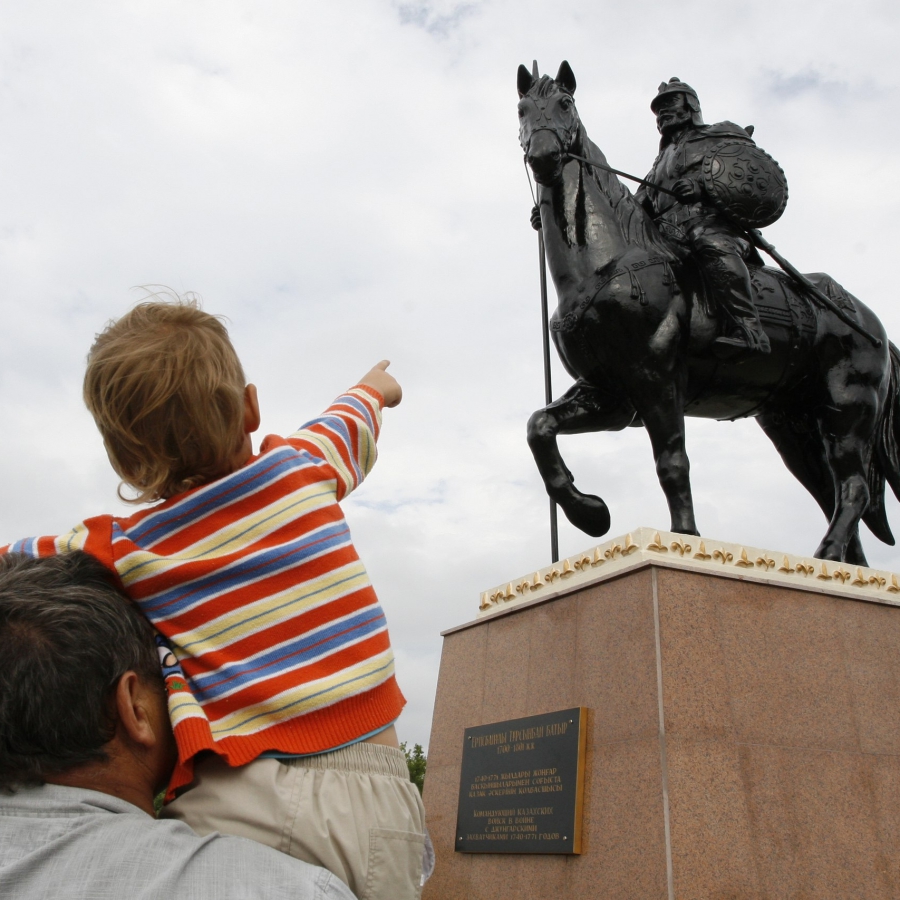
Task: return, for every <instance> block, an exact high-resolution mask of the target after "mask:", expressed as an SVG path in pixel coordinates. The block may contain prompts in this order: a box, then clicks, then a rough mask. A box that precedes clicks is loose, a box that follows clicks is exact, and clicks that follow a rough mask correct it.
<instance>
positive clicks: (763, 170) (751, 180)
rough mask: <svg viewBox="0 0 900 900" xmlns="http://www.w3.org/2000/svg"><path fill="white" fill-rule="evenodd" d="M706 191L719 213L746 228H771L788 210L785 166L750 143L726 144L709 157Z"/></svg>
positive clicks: (708, 154)
mask: <svg viewBox="0 0 900 900" xmlns="http://www.w3.org/2000/svg"><path fill="white" fill-rule="evenodd" d="M703 187H704V188H705V189H706V193H707V194H708V195H709V196H710V198H711V199H712V202H713V204H714V205H715V207H716V209H718V210H719V212H721V213H723V214H724V215H726V216H728V218H729V219H731V220H732V221H733V222H735V223H736V224H737V225H741V226H742V227H744V228H764V227H765V226H766V225H771V224H772V223H773V222H774V221H776V220H777V219H778V218H779V217H780V216H781V214H782V213H783V212H784V208H785V206H787V199H788V187H787V178H785V176H784V172H783V171H782V169H781V166H779V165H778V163H777V162H775V160H774V159H772V157H771V156H769V154H768V153H766V151H765V150H761V149H760V148H759V147H757V146H756V145H755V144H750V143H747V142H746V141H722V142H721V143H720V144H716V146H715V147H713V148H712V150H710V151H709V153H707V154H706V156H705V157H704V159H703Z"/></svg>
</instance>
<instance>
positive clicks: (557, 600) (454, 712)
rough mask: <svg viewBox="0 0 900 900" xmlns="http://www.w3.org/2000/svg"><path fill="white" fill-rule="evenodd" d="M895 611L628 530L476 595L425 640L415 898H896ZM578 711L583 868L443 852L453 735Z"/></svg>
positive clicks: (449, 832) (451, 811)
mask: <svg viewBox="0 0 900 900" xmlns="http://www.w3.org/2000/svg"><path fill="white" fill-rule="evenodd" d="M689 542H690V543H692V544H694V545H695V546H690V543H689ZM679 545H680V549H679ZM629 546H630V547H631V549H630V550H628V552H627V553H625V554H624V555H623V554H622V552H621V551H622V550H623V549H626V548H627V547H629ZM653 546H655V547H656V548H657V549H656V550H653V549H651V547H653ZM614 547H618V548H619V549H618V551H617V552H614V553H613V554H612V555H609V554H608V552H607V551H608V550H609V549H610V548H614ZM685 547H686V548H687V549H686V550H685V549H684V548H685ZM701 547H702V550H701ZM716 550H718V551H720V554H719V556H715V555H714V553H715V551H716ZM729 557H730V558H729ZM595 559H596V560H601V559H602V562H599V563H597V564H596V565H593V566H592V565H591V562H592V561H593V560H595ZM585 560H587V562H585ZM741 560H743V562H742V563H740V564H739V562H740V561H741ZM576 563H577V564H578V565H576ZM770 563H771V564H770ZM779 563H781V565H780V566H779ZM566 566H568V571H569V572H570V573H571V577H569V578H565V577H563V573H564V571H565V570H566ZM798 566H801V567H804V568H799V569H798ZM805 567H809V571H808V572H806V571H805ZM604 569H605V570H606V571H605V572H604ZM779 569H782V570H783V571H779ZM554 571H556V573H557V575H556V576H555V577H552V573H553V572H554ZM548 576H551V577H548ZM892 579H893V580H892ZM854 581H855V582H857V583H856V584H855V585H854ZM538 582H540V583H539V584H538ZM522 585H525V587H522ZM535 585H537V587H535ZM895 587H897V589H896V590H895V589H894V588H895ZM854 589H855V593H854ZM898 597H900V587H898V586H897V580H896V577H895V576H892V575H891V573H885V572H879V571H876V570H869V569H858V568H856V567H843V566H839V565H837V564H832V563H828V564H823V563H821V562H820V561H818V560H802V559H801V558H798V557H790V556H786V555H784V554H780V553H779V554H775V553H772V552H767V551H761V550H756V549H752V548H749V549H748V548H745V547H739V546H737V545H731V544H724V543H721V542H715V541H706V542H704V543H703V544H699V545H698V539H697V538H687V537H683V536H679V535H671V534H663V535H661V534H660V533H659V532H654V531H649V530H646V529H641V530H640V531H638V532H635V533H634V534H633V535H628V536H627V539H626V538H619V539H617V541H614V542H609V543H608V544H607V545H601V546H600V547H599V548H594V549H593V550H592V551H589V552H587V553H586V554H583V555H581V556H580V557H574V558H572V559H570V560H564V561H562V562H561V563H559V564H557V566H555V567H552V568H549V569H544V570H539V571H538V572H536V573H534V575H533V576H532V575H529V576H523V578H522V579H521V581H519V580H517V581H516V582H510V583H509V584H507V585H506V586H503V587H501V588H498V589H497V590H495V591H492V592H486V593H485V594H484V595H482V602H481V606H482V610H481V612H482V617H481V618H479V619H477V620H475V621H473V622H471V623H469V624H467V625H463V626H460V627H459V628H456V629H452V630H451V631H449V632H447V633H446V634H445V636H444V648H443V655H442V659H441V669H440V677H439V682H438V691H437V699H436V705H435V712H434V723H433V727H432V733H431V742H430V747H429V754H428V774H427V778H426V782H425V805H426V808H427V811H428V827H429V830H430V832H431V835H432V838H433V840H434V844H435V847H436V851H437V868H436V871H435V874H434V876H433V877H432V879H431V881H429V883H428V884H427V885H426V887H425V891H424V894H423V897H424V898H425V900H482V898H483V900H487V898H491V900H495V898H507V897H509V898H519V897H523V898H524V897H527V898H530V900H544V898H546V900H551V898H552V900H560V898H573V900H575V898H579V900H580V898H592V900H594V898H609V900H613V898H622V900H626V898H627V900H635V898H641V900H650V898H659V900H667V898H691V900H700V898H760V900H762V898H779V900H781V898H794V897H797V898H800V897H810V898H818V900H821V898H849V897H853V898H884V900H889V898H897V897H900V608H898V606H897V602H898ZM575 706H584V707H588V708H589V709H590V710H591V713H590V719H589V731H588V739H587V764H586V774H585V796H584V827H583V852H582V853H581V855H580V856H523V855H511V854H502V855H501V854H477V855H476V854H465V853H457V852H454V840H455V826H456V809H457V800H458V793H459V778H460V761H461V757H462V749H463V730H464V729H465V728H466V727H469V726H474V725H483V724H488V723H491V722H495V721H501V720H505V719H511V718H516V717H522V716H529V715H535V714H538V713H544V712H549V711H553V710H558V709H565V708H568V707H575Z"/></svg>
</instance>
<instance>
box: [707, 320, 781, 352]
mask: <svg viewBox="0 0 900 900" xmlns="http://www.w3.org/2000/svg"><path fill="white" fill-rule="evenodd" d="M734 324H735V330H734V332H733V333H732V334H730V335H723V336H722V337H717V338H716V339H715V341H714V342H713V343H714V349H715V352H716V355H717V356H720V357H722V358H726V359H727V358H730V357H732V356H734V355H736V354H738V353H741V351H750V352H753V353H770V352H771V350H772V345H771V344H770V343H769V336H768V335H767V334H766V333H765V331H763V330H762V326H761V325H760V322H759V319H739V320H738V321H736V322H735V323H734Z"/></svg>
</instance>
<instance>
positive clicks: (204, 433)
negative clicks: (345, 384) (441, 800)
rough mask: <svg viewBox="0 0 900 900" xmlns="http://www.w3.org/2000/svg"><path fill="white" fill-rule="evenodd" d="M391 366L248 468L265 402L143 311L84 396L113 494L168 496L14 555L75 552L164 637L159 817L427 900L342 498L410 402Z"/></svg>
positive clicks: (176, 308)
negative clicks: (165, 712) (171, 756)
mask: <svg viewBox="0 0 900 900" xmlns="http://www.w3.org/2000/svg"><path fill="white" fill-rule="evenodd" d="M387 365H388V363H387V362H386V361H385V362H382V363H379V364H378V365H377V366H375V367H374V368H373V369H371V370H370V371H369V372H368V373H367V374H366V375H365V376H364V377H363V378H362V379H361V380H360V382H359V384H357V385H356V386H355V387H352V388H350V389H349V390H348V391H347V392H346V393H344V394H342V395H341V396H340V397H338V398H337V400H335V401H334V403H333V404H332V405H331V406H330V407H329V408H328V409H327V410H326V411H325V412H324V413H323V414H322V415H321V416H320V417H319V418H317V419H314V420H313V421H312V422H309V423H308V424H306V425H305V426H303V427H302V428H301V429H299V430H298V431H297V432H295V433H294V434H291V435H289V436H287V437H277V436H273V435H270V436H268V437H266V438H265V439H264V440H263V441H262V444H261V447H260V451H259V453H258V454H254V453H253V448H252V445H251V438H250V436H251V434H252V433H253V432H254V431H256V430H257V428H258V427H259V423H260V413H259V403H258V398H257V392H256V388H255V387H254V386H253V385H252V384H247V383H246V379H245V378H244V373H243V370H242V368H241V364H240V361H239V360H238V358H237V354H236V353H235V351H234V348H233V347H232V345H231V342H230V340H229V338H228V334H227V332H226V330H225V328H224V326H223V325H222V323H221V322H220V320H219V319H218V318H216V317H214V316H212V315H209V314H207V313H205V312H203V311H202V310H201V309H199V307H198V306H197V305H196V304H194V303H192V302H183V301H179V302H174V303H166V302H159V301H150V302H146V303H142V304H140V305H138V306H137V307H135V308H134V309H133V310H132V311H131V312H130V313H128V314H127V315H125V316H124V317H123V318H122V319H120V320H119V321H117V322H113V323H111V324H110V325H109V326H108V327H107V328H106V330H105V331H104V332H103V333H102V334H100V335H99V336H98V338H97V340H96V342H95V343H94V346H93V348H92V349H91V352H90V355H89V357H88V366H87V373H86V376H85V382H84V396H85V402H86V403H87V406H88V408H89V409H90V411H91V413H92V415H93V416H94V419H95V421H96V423H97V426H98V428H99V429H100V432H101V434H102V436H103V441H104V444H105V446H106V450H107V454H108V456H109V459H110V462H111V463H112V465H113V468H114V469H115V470H116V472H117V473H118V474H119V475H120V477H121V478H122V480H123V482H124V483H125V484H126V485H128V486H129V487H131V488H133V489H134V490H135V491H136V492H137V498H136V499H137V501H139V502H140V501H143V502H147V501H150V502H153V501H161V502H159V503H157V504H156V505H154V506H151V507H150V508H148V509H143V510H141V511H139V512H137V513H136V514H134V515H133V516H130V517H127V518H115V517H113V516H97V517H94V518H90V519H86V520H85V521H84V522H82V523H81V524H80V525H78V526H76V527H75V528H74V529H72V531H71V532H69V533H68V534H65V535H61V536H59V537H45V538H36V539H29V540H26V541H19V542H17V543H16V544H14V545H12V546H11V547H10V548H9V549H11V550H16V551H19V552H25V553H30V554H32V555H36V556H48V555H52V554H57V553H65V552H67V551H70V550H75V549H80V550H84V551H86V552H87V553H89V554H91V555H92V556H94V557H95V558H96V559H98V560H99V561H100V562H102V563H103V564H104V565H105V566H107V567H108V568H109V569H110V570H112V571H114V572H115V573H117V575H118V577H119V579H120V580H121V583H122V585H123V587H124V589H125V591H126V592H127V594H128V595H129V597H131V599H132V600H133V601H134V602H135V603H136V604H137V606H138V608H139V609H140V610H141V611H142V612H143V614H144V615H145V616H146V618H147V619H148V620H149V621H150V622H151V623H152V624H153V625H154V627H155V628H156V630H157V632H159V634H160V635H161V636H162V640H164V641H165V646H166V648H167V649H168V650H169V651H170V652H168V653H167V652H165V649H164V654H163V655H164V656H165V659H166V664H167V665H166V669H165V674H166V684H167V690H168V708H169V715H170V718H171V722H172V726H173V729H174V733H175V738H176V742H177V746H178V761H177V764H176V767H175V771H174V774H173V776H172V780H171V782H170V785H169V791H168V795H167V799H168V800H169V801H170V802H169V803H168V805H167V806H166V807H165V809H164V811H163V815H164V816H168V817H173V818H178V819H181V820H183V821H185V822H186V823H187V824H189V825H190V826H191V827H192V828H193V829H194V830H195V831H196V832H198V833H199V834H201V835H203V834H209V833H211V832H214V831H220V832H222V833H225V834H232V835H238V836H242V837H249V838H252V839H254V840H256V841H259V842H260V843H263V844H267V845H269V846H271V847H275V848H276V849H278V850H281V851H282V852H284V853H288V854H290V855H291V856H294V857H296V858H298V859H302V860H304V861H306V862H310V863H314V864H317V865H321V866H324V867H325V868H327V869H329V870H330V871H332V872H333V873H334V874H336V875H337V876H338V877H339V878H341V879H342V880H343V881H344V882H345V883H346V884H348V885H349V886H350V888H351V889H352V890H353V891H354V892H355V893H356V894H357V895H358V896H359V897H360V898H363V900H370V898H371V900H376V898H386V900H387V898H390V900H404V898H417V897H418V896H419V893H420V891H421V883H422V875H423V853H424V848H425V842H426V837H425V817H424V810H423V808H422V803H421V799H420V798H419V794H418V791H417V789H416V788H415V786H414V785H412V784H411V783H410V781H409V775H408V770H407V767H406V761H405V757H404V754H403V753H402V751H401V750H400V749H399V745H398V742H397V735H396V731H395V729H394V724H393V723H394V721H395V720H396V719H397V716H398V715H399V713H400V711H401V709H402V708H403V706H404V703H405V700H404V698H403V695H402V694H401V692H400V689H399V687H398V686H397V683H396V680H395V677H394V657H393V653H392V651H391V646H390V640H389V637H388V631H387V625H386V622H385V618H384V613H383V611H382V609H381V606H380V604H379V602H378V599H377V597H376V595H375V592H374V590H373V588H372V585H371V583H370V581H369V578H368V575H367V574H366V570H365V568H364V566H363V564H362V562H361V561H360V559H359V556H358V555H357V553H356V550H355V548H354V546H353V543H352V540H351V537H350V532H349V529H348V527H347V523H346V521H345V519H344V516H343V513H342V512H341V509H340V506H339V505H338V503H339V501H340V500H341V499H342V498H343V497H345V496H346V495H347V494H348V493H349V492H350V491H352V490H353V489H354V488H355V487H357V485H359V483H360V482H361V481H362V480H363V478H364V477H365V476H366V475H367V474H368V472H369V471H370V469H371V467H372V465H373V464H374V462H375V456H376V451H375V442H376V440H377V437H378V432H379V428H380V423H381V411H382V408H383V407H392V406H396V405H397V404H398V403H399V402H400V399H401V396H402V392H401V389H400V386H399V384H398V383H397V382H396V381H395V380H394V378H393V377H392V376H391V375H389V374H388V373H387V371H386V369H387ZM427 874H429V873H426V877H427Z"/></svg>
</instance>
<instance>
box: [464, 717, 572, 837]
mask: <svg viewBox="0 0 900 900" xmlns="http://www.w3.org/2000/svg"><path fill="white" fill-rule="evenodd" d="M586 739H587V710H586V709H585V708H584V707H575V708H574V709H563V710H560V711H559V712H553V713H545V714H543V715H540V716H528V717H527V718H524V719H510V720H509V721H506V722H495V723H493V724H492V725H479V726H478V727H476V728H467V729H466V733H465V737H464V739H463V757H462V771H461V774H460V782H459V808H458V813H457V820H456V849H457V850H458V851H460V852H463V853H581V809H582V796H583V793H584V748H585V740H586Z"/></svg>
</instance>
